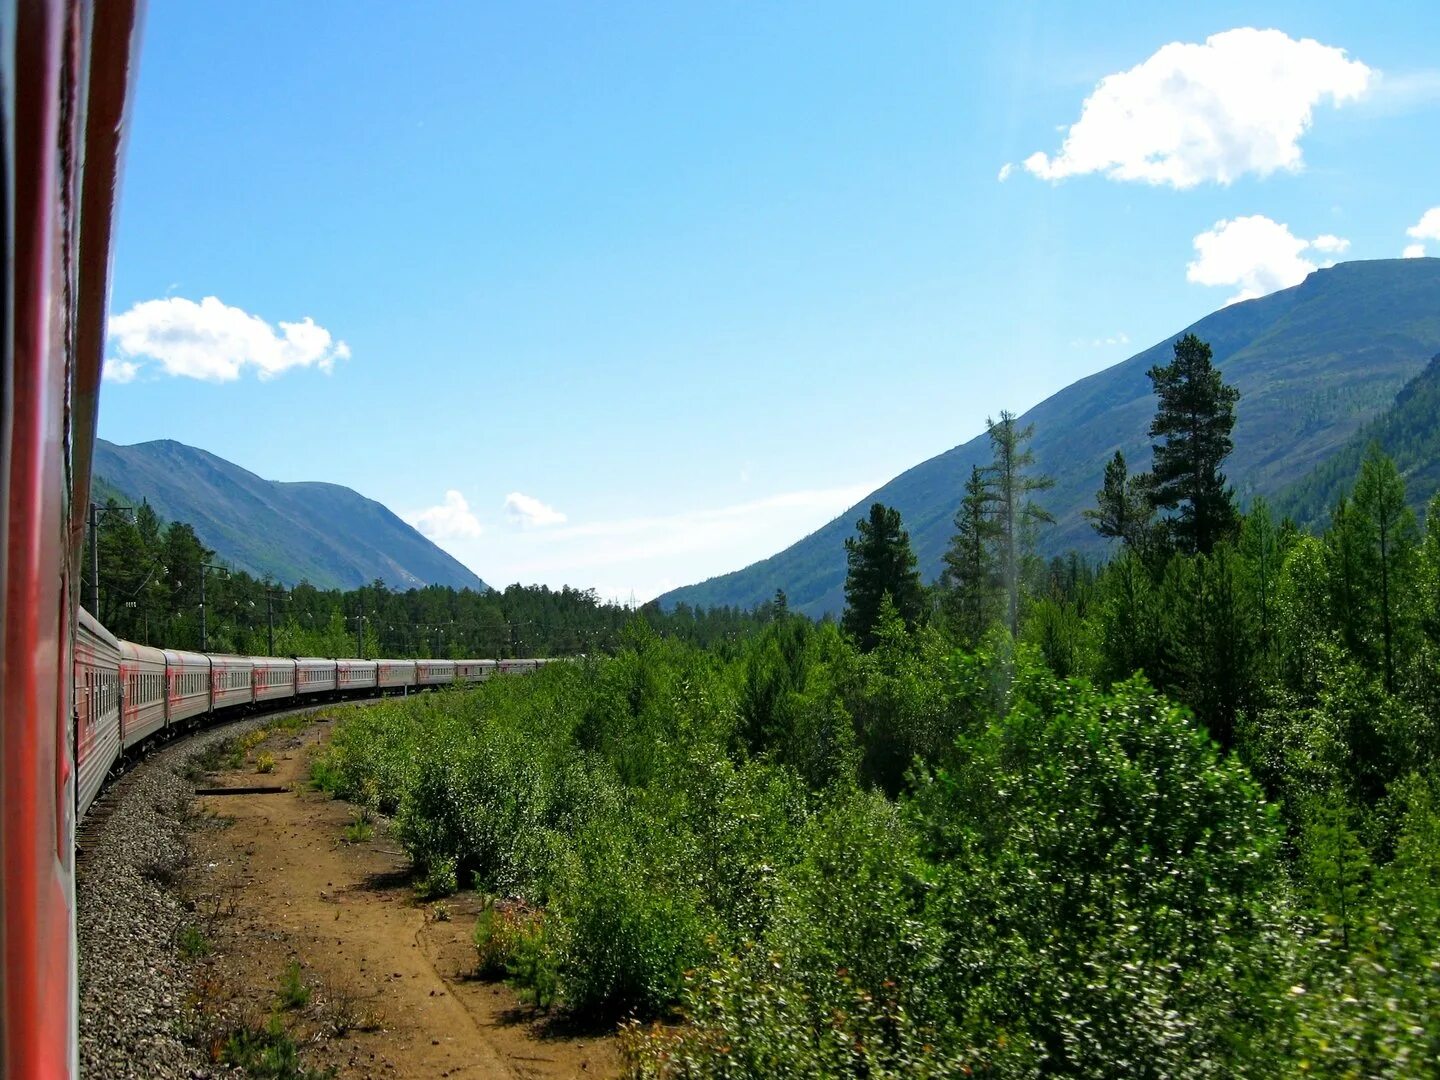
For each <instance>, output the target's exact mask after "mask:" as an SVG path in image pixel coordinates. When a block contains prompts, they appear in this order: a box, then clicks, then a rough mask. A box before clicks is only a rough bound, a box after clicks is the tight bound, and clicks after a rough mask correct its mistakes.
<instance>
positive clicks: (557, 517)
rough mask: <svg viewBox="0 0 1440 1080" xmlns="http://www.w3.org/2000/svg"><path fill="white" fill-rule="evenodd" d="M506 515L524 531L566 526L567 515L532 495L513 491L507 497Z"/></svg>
mask: <svg viewBox="0 0 1440 1080" xmlns="http://www.w3.org/2000/svg"><path fill="white" fill-rule="evenodd" d="M505 513H507V514H508V515H509V516H510V520H511V521H513V522H514V523H515V524H517V525H519V526H520V527H521V528H522V529H536V528H544V527H545V526H547V525H563V524H565V515H564V514H562V513H561V512H560V511H559V510H556V509H555V508H554V507H553V506H546V505H545V504H544V503H543V502H541V501H540V500H539V499H537V498H535V497H534V496H531V495H522V494H520V492H518V491H512V492H511V493H510V494H509V495H506V496H505Z"/></svg>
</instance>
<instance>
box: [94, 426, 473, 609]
mask: <svg viewBox="0 0 1440 1080" xmlns="http://www.w3.org/2000/svg"><path fill="white" fill-rule="evenodd" d="M94 472H95V476H96V478H97V484H98V485H106V486H108V487H109V488H113V489H116V490H119V491H123V492H125V494H126V495H127V496H128V497H130V498H131V499H144V500H146V501H148V502H149V503H150V505H151V506H152V507H154V508H155V511H156V512H157V513H158V514H159V515H160V516H161V517H163V518H167V519H169V520H171V521H185V522H189V523H190V524H191V525H193V526H194V527H195V532H196V533H197V535H199V537H200V539H201V541H203V542H204V543H205V544H206V545H207V546H208V547H212V548H214V549H215V552H216V554H217V555H218V556H219V557H220V558H222V559H225V560H226V561H227V562H229V563H231V564H233V565H234V566H236V567H238V568H239V569H242V570H248V571H249V572H250V573H252V574H255V575H256V576H259V577H263V576H265V575H269V576H271V577H274V578H275V579H277V580H278V581H281V582H283V583H285V584H287V585H293V584H295V583H296V582H297V581H300V580H302V579H304V580H308V581H309V582H310V583H311V584H312V585H315V586H316V587H318V588H323V589H337V588H344V589H353V588H355V587H357V586H359V585H368V584H369V583H370V582H371V581H374V580H375V579H376V578H379V579H381V580H383V581H384V582H385V583H386V584H387V585H389V586H390V587H391V588H400V589H408V588H412V587H418V586H421V585H452V586H454V587H455V588H457V589H463V588H470V589H476V590H481V589H485V588H487V586H486V585H485V583H484V582H483V581H481V580H480V579H479V578H478V577H476V576H475V574H473V573H472V572H471V571H470V570H468V569H467V568H466V567H464V566H463V565H461V564H460V563H459V562H457V561H456V560H455V559H454V558H452V557H451V556H449V555H447V554H446V553H445V552H443V551H441V550H440V549H439V548H438V547H436V546H435V545H434V544H432V543H431V542H430V541H429V540H427V539H425V537H423V536H421V535H420V534H419V533H418V532H416V531H415V530H414V529H413V528H411V527H410V526H409V525H407V524H406V523H405V522H403V521H401V520H400V519H399V518H398V517H396V516H395V515H394V514H392V513H391V512H390V511H389V510H387V509H386V508H385V507H384V506H381V505H380V504H379V503H378V502H375V501H374V500H373V499H367V498H365V497H364V496H363V495H359V494H357V493H356V492H354V491H351V490H350V489H349V488H347V487H341V486H340V485H338V484H319V483H290V484H282V483H278V482H276V481H273V480H263V479H261V478H260V477H258V476H256V475H255V474H254V473H251V472H246V471H245V470H244V469H242V468H240V466H238V465H234V464H231V463H230V462H228V461H226V460H225V459H224V458H220V457H216V456H215V455H214V454H211V453H208V452H207V451H205V450H197V449H196V448H195V447H192V446H186V445H185V444H183V443H178V442H172V441H170V440H168V439H164V440H160V441H157V442H147V443H137V444H136V445H134V446H117V445H115V444H114V443H109V442H106V441H105V440H104V439H99V440H97V441H96V444H95V466H94Z"/></svg>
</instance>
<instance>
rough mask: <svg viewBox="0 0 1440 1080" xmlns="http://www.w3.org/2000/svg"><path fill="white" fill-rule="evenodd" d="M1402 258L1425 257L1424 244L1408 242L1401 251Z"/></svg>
mask: <svg viewBox="0 0 1440 1080" xmlns="http://www.w3.org/2000/svg"><path fill="white" fill-rule="evenodd" d="M1400 257H1401V258H1402V259H1423V258H1424V257H1425V245H1424V244H1406V245H1405V250H1404V251H1402V252H1401V253H1400Z"/></svg>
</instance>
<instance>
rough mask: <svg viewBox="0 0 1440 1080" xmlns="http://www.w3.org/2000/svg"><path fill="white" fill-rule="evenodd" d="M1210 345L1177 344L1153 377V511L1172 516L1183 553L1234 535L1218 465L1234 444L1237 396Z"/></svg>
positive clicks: (1171, 527) (1194, 340)
mask: <svg viewBox="0 0 1440 1080" xmlns="http://www.w3.org/2000/svg"><path fill="white" fill-rule="evenodd" d="M1211 356H1212V354H1211V351H1210V346H1209V345H1208V344H1206V343H1205V342H1203V341H1201V340H1200V339H1199V338H1198V337H1196V336H1195V335H1194V334H1186V335H1185V336H1184V337H1183V338H1181V339H1180V340H1179V341H1177V342H1176V343H1175V359H1174V360H1173V361H1171V362H1170V363H1169V364H1167V365H1165V366H1164V367H1161V366H1160V365H1158V364H1157V365H1156V366H1155V367H1152V368H1151V369H1150V371H1149V373H1148V374H1149V376H1150V382H1151V384H1152V385H1153V386H1154V388H1155V395H1156V397H1158V398H1159V399H1160V404H1159V407H1158V408H1157V409H1156V412H1155V419H1154V420H1153V421H1151V424H1150V437H1151V438H1152V439H1158V440H1160V441H1158V442H1155V443H1153V444H1152V446H1153V450H1154V454H1155V465H1154V472H1153V474H1152V475H1153V478H1154V479H1153V487H1152V489H1151V492H1150V505H1151V506H1152V507H1154V508H1155V509H1157V510H1168V511H1171V512H1174V516H1172V517H1171V518H1170V520H1169V522H1168V523H1167V530H1168V532H1169V535H1170V538H1171V540H1172V541H1173V543H1174V545H1175V548H1176V549H1177V550H1178V551H1181V552H1184V553H1185V554H1194V553H1196V552H1201V553H1204V554H1208V553H1209V552H1210V551H1211V549H1213V548H1214V547H1215V545H1216V544H1217V543H1219V542H1220V541H1221V540H1224V539H1227V538H1230V537H1233V536H1234V535H1235V529H1236V525H1237V523H1238V515H1237V512H1236V509H1235V496H1234V492H1233V491H1232V490H1231V489H1230V488H1229V487H1227V486H1226V484H1225V474H1224V473H1222V472H1221V471H1220V466H1221V464H1222V463H1223V462H1224V460H1225V458H1226V457H1228V456H1229V454H1230V451H1231V450H1233V449H1234V447H1235V444H1234V442H1233V441H1232V440H1231V438H1230V432H1231V430H1232V429H1233V428H1234V427H1235V403H1236V402H1237V401H1239V400H1240V392H1239V391H1238V390H1236V389H1235V388H1234V387H1233V386H1228V385H1226V384H1225V382H1224V381H1223V380H1222V379H1221V378H1220V372H1219V371H1217V370H1216V369H1215V367H1214V365H1212V364H1211V362H1210V361H1211Z"/></svg>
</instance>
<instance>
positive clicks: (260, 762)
mask: <svg viewBox="0 0 1440 1080" xmlns="http://www.w3.org/2000/svg"><path fill="white" fill-rule="evenodd" d="M255 771H256V772H257V773H272V772H274V771H275V755H274V754H271V753H269V752H265V753H261V754H257V755H256V757H255Z"/></svg>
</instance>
